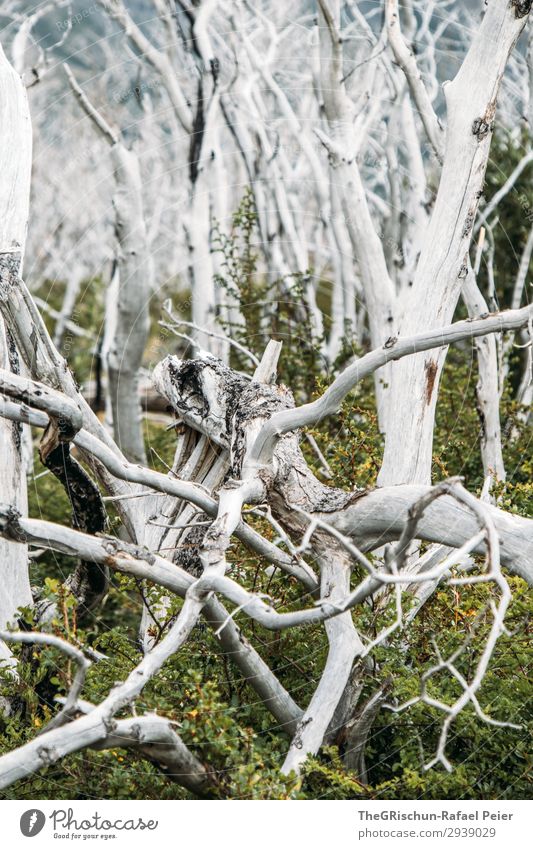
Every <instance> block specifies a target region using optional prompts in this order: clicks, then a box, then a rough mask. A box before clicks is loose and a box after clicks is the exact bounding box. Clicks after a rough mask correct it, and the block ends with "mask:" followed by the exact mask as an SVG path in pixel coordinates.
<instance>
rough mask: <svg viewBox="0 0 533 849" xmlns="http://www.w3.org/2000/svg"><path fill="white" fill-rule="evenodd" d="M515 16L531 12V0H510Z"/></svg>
mask: <svg viewBox="0 0 533 849" xmlns="http://www.w3.org/2000/svg"><path fill="white" fill-rule="evenodd" d="M511 6H512V7H513V9H514V14H515V18H518V19H520V18H525V17H526V15H529V13H530V12H531V6H532V0H511Z"/></svg>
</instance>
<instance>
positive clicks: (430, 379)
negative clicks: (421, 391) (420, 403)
mask: <svg viewBox="0 0 533 849" xmlns="http://www.w3.org/2000/svg"><path fill="white" fill-rule="evenodd" d="M424 368H425V370H426V404H428V405H429V404H430V403H431V396H432V395H433V388H434V386H435V379H436V377H437V363H436V362H435V361H434V360H426V362H425V364H424Z"/></svg>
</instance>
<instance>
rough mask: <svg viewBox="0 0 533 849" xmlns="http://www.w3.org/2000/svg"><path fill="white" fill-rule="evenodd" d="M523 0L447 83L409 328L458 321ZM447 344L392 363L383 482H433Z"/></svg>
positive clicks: (491, 16) (488, 17)
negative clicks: (437, 172) (439, 156)
mask: <svg viewBox="0 0 533 849" xmlns="http://www.w3.org/2000/svg"><path fill="white" fill-rule="evenodd" d="M518 15H519V12H518V7H517V5H516V4H511V3H509V2H508V0H491V2H490V3H489V4H488V6H487V9H486V12H485V17H484V19H483V22H482V24H481V26H480V27H479V29H478V31H477V33H476V34H475V36H474V39H473V41H472V45H471V47H470V49H469V51H468V53H467V56H466V58H465V60H464V62H463V64H462V66H461V68H460V70H459V72H458V73H457V75H456V77H455V78H454V80H453V82H451V83H448V84H447V85H446V89H445V92H446V101H447V106H448V127H447V134H446V148H445V156H444V165H443V169H442V175H441V179H440V183H439V190H438V194H437V199H436V202H435V207H434V210H433V214H432V216H431V221H430V223H429V227H428V229H427V232H426V235H425V242H424V247H423V250H422V253H421V255H420V260H419V262H418V267H417V271H416V275H415V279H414V282H413V286H412V288H411V290H410V293H409V296H408V300H407V304H406V308H405V310H404V311H403V321H402V325H401V328H400V330H401V333H402V335H409V334H411V333H416V332H419V331H421V330H422V329H428V328H434V327H440V326H442V325H444V324H447V323H448V322H449V321H451V319H452V317H453V313H454V310H455V307H456V304H457V300H458V298H459V295H460V292H461V286H462V284H463V281H464V279H465V277H466V275H467V271H468V264H467V260H468V249H469V245H470V240H471V234H472V229H473V226H474V223H475V217H476V212H477V208H478V204H479V198H480V196H481V193H482V191H483V183H484V178H485V169H486V166H487V160H488V156H489V149H490V142H491V137H492V130H493V123H494V116H495V112H496V99H497V96H498V90H499V87H500V82H501V79H502V76H503V72H504V70H505V66H506V63H507V60H508V57H509V54H510V52H511V50H512V48H513V47H514V44H515V43H516V40H517V39H518V36H519V35H520V33H521V31H522V29H523V28H524V26H525V23H526V20H527V16H521V17H519V16H518ZM445 353H446V352H445V350H439V351H438V352H433V353H430V354H420V355H417V356H416V357H414V358H413V359H411V360H409V362H407V361H406V360H404V361H403V362H401V363H398V364H397V365H395V366H394V367H393V369H392V390H391V397H390V399H389V400H390V404H391V409H392V410H393V411H394V415H393V416H391V421H390V425H391V426H390V428H389V429H388V431H387V436H386V441H385V452H384V457H383V466H382V468H381V471H380V474H379V478H378V482H379V484H380V485H387V484H396V483H428V482H429V480H430V477H431V460H432V455H431V452H432V446H433V425H434V418H435V406H436V401H437V396H438V386H439V379H440V374H441V370H442V366H443V363H444V358H445Z"/></svg>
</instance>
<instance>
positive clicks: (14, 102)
mask: <svg viewBox="0 0 533 849" xmlns="http://www.w3.org/2000/svg"><path fill="white" fill-rule="evenodd" d="M30 175H31V124H30V115H29V109H28V102H27V98H26V91H25V89H24V86H23V85H22V81H21V79H20V77H19V76H18V75H17V74H16V73H15V71H14V70H13V68H12V67H11V65H10V64H9V62H8V61H7V59H6V57H5V55H4V52H3V50H2V48H1V47H0V287H3V286H4V285H5V282H6V281H5V277H4V275H6V274H8V273H13V272H15V273H17V274H20V273H21V271H22V267H21V266H22V257H23V253H24V244H25V241H26V227H27V221H28V210H29V195H30ZM0 368H5V369H9V370H12V371H16V370H18V355H17V352H16V349H15V346H14V342H13V340H12V338H11V337H10V335H9V332H8V331H7V329H6V327H5V325H4V322H3V320H2V319H0ZM0 457H1V461H0V494H1V498H2V500H4V501H6V502H7V503H9V504H12V505H13V506H14V507H16V509H18V510H19V511H20V512H21V513H22V514H23V515H26V514H27V509H28V505H27V490H26V472H25V465H24V462H23V456H22V430H21V426H20V425H18V424H16V423H15V422H8V421H6V420H5V419H3V418H2V419H0ZM0 567H1V570H2V582H1V589H0V628H3V627H4V626H5V625H6V624H8V623H12V622H13V619H14V615H15V612H16V610H17V608H18V607H20V606H21V605H31V603H32V596H31V591H30V584H29V576H28V551H27V547H26V546H25V545H20V544H19V545H17V544H16V543H13V542H8V541H6V540H1V541H0ZM0 656H1V657H8V656H9V651H8V650H7V648H6V647H5V645H4V644H3V643H0Z"/></svg>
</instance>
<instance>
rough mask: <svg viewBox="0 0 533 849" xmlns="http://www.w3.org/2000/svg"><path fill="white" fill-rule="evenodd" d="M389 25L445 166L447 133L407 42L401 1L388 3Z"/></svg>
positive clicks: (393, 44)
mask: <svg viewBox="0 0 533 849" xmlns="http://www.w3.org/2000/svg"><path fill="white" fill-rule="evenodd" d="M385 22H386V26H387V36H388V39H389V44H390V46H391V48H392V52H393V53H394V58H395V59H396V61H397V63H398V65H399V66H400V68H401V69H402V71H403V72H404V74H405V77H406V79H407V83H408V85H409V90H410V92H411V96H412V98H413V100H414V102H415V104H416V107H417V109H418V114H419V115H420V119H421V121H422V124H423V126H424V130H425V131H426V135H427V137H428V139H429V142H430V144H431V147H432V148H433V152H434V154H435V156H436V157H437V159H438V161H439V162H440V163H442V161H443V158H444V130H443V128H442V125H441V122H440V120H439V118H438V117H437V115H436V113H435V110H434V108H433V104H432V102H431V99H430V97H429V95H428V92H427V89H426V86H425V85H424V81H423V79H422V76H421V74H420V70H419V68H418V65H417V61H416V58H415V56H414V54H413V51H412V50H411V49H410V48H409V47H408V45H407V44H406V42H405V40H404V38H403V35H402V31H401V27H400V11H399V7H398V0H385Z"/></svg>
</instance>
